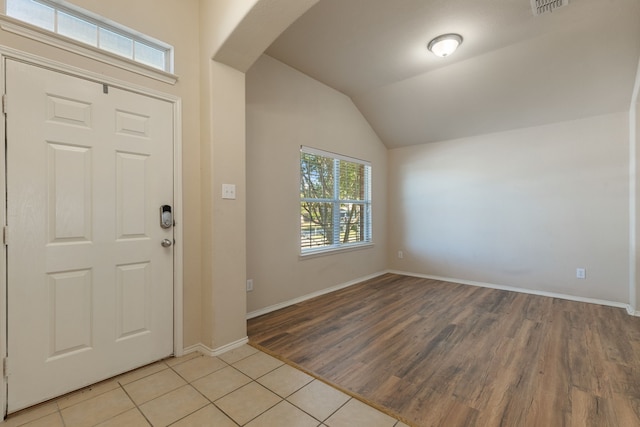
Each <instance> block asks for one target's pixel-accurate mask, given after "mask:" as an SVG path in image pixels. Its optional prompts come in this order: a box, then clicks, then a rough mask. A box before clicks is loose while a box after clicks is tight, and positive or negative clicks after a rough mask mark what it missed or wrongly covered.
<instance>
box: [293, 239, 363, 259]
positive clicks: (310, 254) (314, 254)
mask: <svg viewBox="0 0 640 427" xmlns="http://www.w3.org/2000/svg"><path fill="white" fill-rule="evenodd" d="M373 246H374V244H373V243H361V244H356V245H349V246H345V247H338V248H330V249H316V250H309V251H307V252H304V253H301V254H300V255H299V256H298V258H299V259H300V260H305V259H311V258H318V257H322V256H328V255H337V254H339V253H343V252H352V251H359V250H362V249H370V248H373Z"/></svg>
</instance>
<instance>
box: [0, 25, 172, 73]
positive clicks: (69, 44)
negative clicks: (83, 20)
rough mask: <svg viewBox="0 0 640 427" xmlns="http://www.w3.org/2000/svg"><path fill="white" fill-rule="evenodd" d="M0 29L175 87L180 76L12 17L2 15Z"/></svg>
mask: <svg viewBox="0 0 640 427" xmlns="http://www.w3.org/2000/svg"><path fill="white" fill-rule="evenodd" d="M0 28H2V29H3V30H4V31H8V32H10V33H13V34H17V35H19V36H23V37H26V38H29V39H32V40H36V41H39V42H41V43H45V44H48V45H49V46H53V47H57V48H60V49H64V50H66V51H68V52H72V53H75V54H78V55H81V56H84V57H87V58H91V59H94V60H96V61H99V62H102V63H105V64H109V65H113V66H115V67H118V68H121V69H123V70H127V71H131V72H133V73H136V74H140V75H142V76H145V77H150V78H152V79H155V80H159V81H161V82H164V83H169V84H172V85H173V84H176V82H177V81H178V76H176V75H175V74H172V73H168V72H166V71H162V70H158V69H156V68H153V67H149V66H146V65H144V64H140V63H138V62H135V61H132V60H130V59H127V58H123V57H121V56H118V55H114V54H111V53H109V52H107V51H104V50H102V49H98V48H94V47H93V46H90V45H85V44H84V43H80V42H77V41H75V40H73V39H70V38H68V37H64V36H61V35H59V34H55V33H51V32H49V31H47V30H43V29H42V28H39V27H36V26H35V25H31V24H27V23H26V22H22V21H20V20H18V19H14V18H12V17H10V16H6V15H3V14H0Z"/></svg>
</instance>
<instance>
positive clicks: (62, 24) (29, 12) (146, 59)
mask: <svg viewBox="0 0 640 427" xmlns="http://www.w3.org/2000/svg"><path fill="white" fill-rule="evenodd" d="M5 12H6V15H7V16H9V17H11V18H14V19H17V20H20V21H23V22H26V23H28V24H31V25H33V26H35V27H38V28H41V29H44V30H47V31H50V32H52V33H55V34H57V35H59V36H62V37H66V38H68V39H71V40H74V41H76V42H80V43H82V44H85V45H89V46H92V47H94V48H97V49H99V50H101V51H104V52H108V53H111V54H114V55H118V56H120V57H123V58H126V59H129V60H132V61H134V62H137V63H139V64H143V65H146V66H149V67H152V68H155V69H158V70H161V71H165V72H167V73H172V72H173V47H172V46H170V45H168V44H166V43H163V42H161V41H159V40H155V39H153V38H152V37H149V36H147V35H144V34H141V33H139V32H137V31H135V30H132V29H129V28H127V27H125V26H123V25H121V24H118V23H115V22H112V21H109V20H107V19H105V18H103V17H101V16H99V15H96V14H94V13H91V12H89V11H86V10H84V9H81V8H79V7H77V6H74V5H71V4H68V3H66V2H64V3H63V2H53V1H50V0H6V10H5Z"/></svg>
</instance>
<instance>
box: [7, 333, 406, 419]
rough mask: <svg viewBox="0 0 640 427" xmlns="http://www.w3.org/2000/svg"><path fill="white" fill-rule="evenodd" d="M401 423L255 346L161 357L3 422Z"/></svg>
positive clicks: (19, 413)
mask: <svg viewBox="0 0 640 427" xmlns="http://www.w3.org/2000/svg"><path fill="white" fill-rule="evenodd" d="M149 425H152V426H169V425H170V426H176V427H187V426H193V427H199V426H202V427H206V426H216V427H235V426H247V427H271V426H277V427H307V426H309V427H318V426H326V427H359V426H362V427H406V425H405V424H403V423H401V422H400V421H398V420H396V419H394V418H392V417H390V416H388V415H386V414H384V413H382V412H379V411H377V410H376V409H374V408H372V407H370V406H367V405H365V404H364V403H362V402H360V401H359V400H356V399H353V398H351V397H350V396H348V395H347V394H344V393H342V392H341V391H339V390H337V389H335V388H332V387H330V386H328V385H326V384H325V383H323V382H321V381H318V380H316V379H314V378H313V377H311V376H309V375H307V374H305V373H303V372H301V371H299V370H297V369H294V368H292V367H291V366H289V365H286V364H284V363H282V362H281V361H279V360H278V359H276V358H274V357H271V356H269V355H267V354H265V353H263V352H261V351H258V350H257V349H255V348H253V347H251V346H248V345H244V346H242V347H239V348H237V349H235V350H231V351H229V352H227V353H225V354H223V355H221V356H219V357H208V356H203V355H200V354H198V353H192V354H189V355H186V356H183V357H180V358H172V359H167V360H163V361H160V362H157V363H154V364H152V365H149V366H146V367H143V368H140V369H138V370H135V371H132V372H129V373H126V374H123V375H120V376H118V377H116V378H112V379H109V380H106V381H103V382H101V383H98V384H95V385H93V386H91V387H87V388H85V389H83V390H79V391H77V392H74V393H71V394H68V395H66V396H63V397H60V398H58V399H56V400H53V401H50V402H46V403H43V404H41V405H38V406H36V407H33V408H29V409H25V410H24V411H21V412H18V413H16V414H12V415H11V416H9V417H8V418H7V420H6V421H5V423H4V424H0V426H2V427H15V426H29V427H41V426H42V427H83V426H101V427H107V426H109V427H111V426H113V427H116V426H117V427H137V426H149Z"/></svg>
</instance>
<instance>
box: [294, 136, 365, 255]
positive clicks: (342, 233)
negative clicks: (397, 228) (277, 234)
mask: <svg viewBox="0 0 640 427" xmlns="http://www.w3.org/2000/svg"><path fill="white" fill-rule="evenodd" d="M366 243H371V164H370V163H369V162H366V161H363V160H358V159H354V158H351V157H347V156H342V155H339V154H334V153H329V152H326V151H322V150H317V149H314V148H310V147H304V146H303V147H301V149H300V251H301V253H302V254H303V255H304V254H308V253H314V252H322V251H326V250H334V249H341V248H346V247H351V246H356V245H362V244H366Z"/></svg>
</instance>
